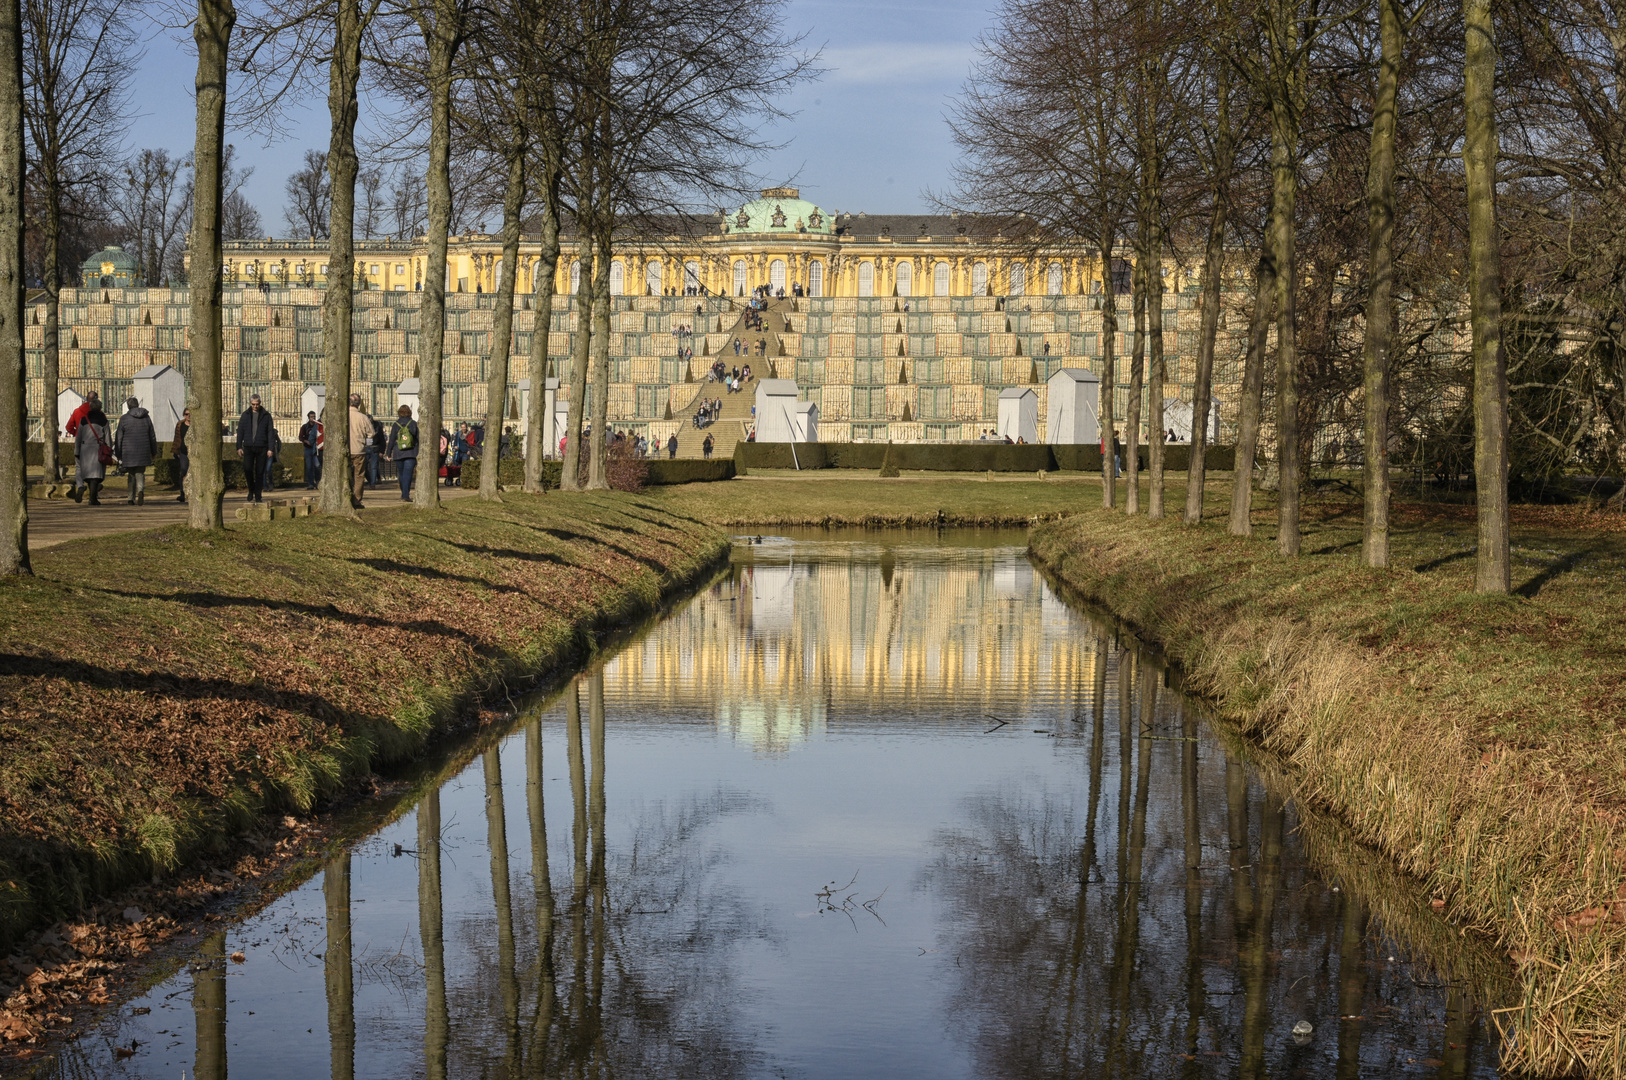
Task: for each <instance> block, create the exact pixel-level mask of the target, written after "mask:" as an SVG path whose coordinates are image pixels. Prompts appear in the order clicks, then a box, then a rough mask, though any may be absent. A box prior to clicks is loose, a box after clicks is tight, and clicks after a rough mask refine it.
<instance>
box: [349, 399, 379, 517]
mask: <svg viewBox="0 0 1626 1080" xmlns="http://www.w3.org/2000/svg"><path fill="white" fill-rule="evenodd" d="M372 441H373V418H372V417H370V416H368V415H367V414H366V413H364V412H362V411H361V395H360V394H351V395H350V447H349V449H350V509H352V510H360V509H361V486H362V485H363V484H365V483H366V482H367V447H368V446H369V445H371V443H372Z"/></svg>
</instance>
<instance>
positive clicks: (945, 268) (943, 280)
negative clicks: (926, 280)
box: [932, 262, 949, 296]
mask: <svg viewBox="0 0 1626 1080" xmlns="http://www.w3.org/2000/svg"><path fill="white" fill-rule="evenodd" d="M948 294H949V264H948V263H946V262H940V263H938V264H937V265H936V266H934V267H932V295H933V296H947V295H948Z"/></svg>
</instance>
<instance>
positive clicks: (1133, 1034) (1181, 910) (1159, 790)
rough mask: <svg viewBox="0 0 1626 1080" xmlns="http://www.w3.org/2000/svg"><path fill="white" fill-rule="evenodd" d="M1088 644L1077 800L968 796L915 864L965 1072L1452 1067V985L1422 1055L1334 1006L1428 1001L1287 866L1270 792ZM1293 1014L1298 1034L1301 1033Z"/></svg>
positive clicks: (1407, 1006) (1339, 903)
mask: <svg viewBox="0 0 1626 1080" xmlns="http://www.w3.org/2000/svg"><path fill="white" fill-rule="evenodd" d="M1096 648H1097V650H1098V653H1099V655H1100V656H1101V658H1102V659H1104V660H1107V661H1108V662H1107V663H1098V664H1097V665H1096V667H1095V672H1094V677H1095V691H1096V693H1095V701H1094V703H1093V707H1092V709H1091V710H1090V713H1089V716H1088V719H1087V720H1086V719H1084V718H1080V719H1079V721H1078V723H1077V730H1076V731H1075V732H1074V733H1073V734H1074V735H1076V736H1080V737H1087V738H1089V739H1090V740H1091V746H1090V747H1089V751H1088V754H1087V757H1085V756H1083V755H1081V761H1084V760H1087V766H1086V767H1087V768H1088V771H1089V775H1088V777H1081V778H1080V781H1081V783H1080V784H1079V788H1080V789H1081V792H1087V795H1086V798H1085V800H1084V801H1083V803H1082V805H1080V804H1079V803H1078V802H1077V801H1076V799H1075V796H1074V794H1073V793H1071V792H1066V791H1057V792H1045V791H1040V792H1037V793H1036V792H1035V791H1034V790H1033V789H1031V788H1026V787H1022V788H1017V787H1001V788H998V789H995V790H989V791H983V792H980V793H977V794H975V795H972V796H969V797H968V799H967V802H966V811H965V814H964V818H963V820H964V821H965V823H966V824H965V825H964V826H963V827H961V828H957V829H954V830H951V831H944V832H941V833H939V834H938V835H937V837H936V838H935V841H934V846H935V850H936V856H935V858H934V859H933V861H932V862H931V863H930V865H929V867H928V869H927V870H926V871H925V874H924V880H923V884H924V885H925V886H926V887H928V888H929V889H931V890H932V891H933V892H935V893H936V894H937V895H938V896H939V898H940V900H941V902H942V909H943V911H944V912H945V915H944V919H945V923H946V926H945V932H944V935H943V940H944V942H945V944H944V947H943V952H944V953H945V954H951V955H953V957H954V959H953V961H952V962H953V966H952V967H949V968H946V970H947V971H948V972H949V973H950V977H951V978H953V979H954V980H955V981H956V982H955V989H954V991H953V995H952V999H951V1004H950V1010H951V1014H952V1019H951V1021H950V1027H951V1030H953V1031H954V1032H955V1033H956V1035H957V1037H959V1038H961V1039H963V1040H965V1042H966V1043H967V1044H968V1046H969V1048H970V1052H971V1054H972V1056H973V1059H974V1062H975V1066H974V1069H973V1071H974V1072H975V1074H976V1075H978V1076H985V1077H1010V1078H1018V1077H1020V1078H1023V1080H1032V1078H1040V1077H1077V1076H1080V1075H1087V1076H1091V1077H1123V1078H1126V1080H1128V1078H1135V1080H1138V1078H1142V1077H1164V1076H1167V1077H1191V1076H1212V1075H1216V1074H1218V1075H1240V1076H1242V1077H1244V1078H1248V1080H1254V1078H1263V1077H1265V1076H1278V1075H1294V1074H1295V1073H1299V1072H1300V1070H1303V1073H1302V1074H1303V1075H1326V1076H1332V1075H1337V1076H1339V1077H1341V1078H1342V1077H1354V1076H1356V1075H1380V1074H1387V1073H1388V1072H1395V1073H1398V1072H1400V1071H1407V1070H1408V1069H1409V1070H1411V1071H1415V1069H1416V1068H1417V1066H1418V1064H1422V1063H1427V1064H1428V1065H1430V1066H1438V1075H1442V1076H1449V1077H1453V1078H1454V1077H1461V1076H1466V1075H1467V1074H1468V1069H1469V1066H1470V1062H1469V1056H1470V1054H1469V1049H1468V1047H1469V1046H1470V1045H1471V1044H1470V1037H1471V1035H1472V1030H1474V1027H1475V1026H1474V1022H1473V1020H1474V1018H1473V1013H1472V1009H1471V1007H1470V1005H1469V1003H1468V1000H1467V998H1466V997H1465V996H1464V995H1461V994H1460V993H1457V992H1455V991H1453V992H1452V993H1451V995H1450V998H1449V1001H1448V1004H1447V1008H1446V1010H1445V1016H1444V1017H1443V1018H1442V1019H1443V1021H1444V1024H1443V1026H1434V1027H1432V1028H1429V1027H1428V1025H1427V1024H1425V1025H1422V1026H1423V1027H1424V1030H1425V1031H1426V1032H1427V1035H1426V1037H1428V1038H1429V1039H1431V1040H1436V1041H1434V1042H1433V1044H1432V1045H1431V1046H1429V1047H1426V1048H1423V1047H1418V1046H1416V1045H1411V1046H1408V1045H1406V1044H1405V1043H1404V1042H1403V1041H1397V1040H1393V1039H1391V1038H1389V1037H1386V1036H1388V1035H1389V1034H1390V1032H1389V1030H1388V1029H1379V1030H1381V1031H1382V1032H1383V1036H1384V1037H1372V1036H1371V1034H1370V1032H1371V1031H1372V1030H1373V1029H1372V1022H1371V1021H1370V1020H1368V1021H1366V1022H1363V1021H1362V1020H1360V1019H1354V1020H1343V1021H1341V1020H1339V1019H1338V1018H1339V1017H1357V1018H1359V1017H1361V1016H1362V1014H1366V1015H1367V1016H1368V1017H1372V1016H1376V1017H1378V1019H1379V1020H1382V1019H1386V1018H1387V1017H1389V1016H1392V1015H1395V1014H1396V1012H1397V1011H1399V1012H1404V1011H1407V1010H1417V1011H1422V1010H1424V1009H1425V1008H1430V1007H1431V1006H1429V1004H1428V1001H1429V999H1427V998H1425V997H1424V991H1419V990H1418V988H1417V987H1415V986H1413V985H1411V983H1410V980H1409V979H1408V978H1406V977H1404V976H1403V975H1401V974H1400V973H1399V972H1398V971H1388V970H1386V968H1385V963H1384V958H1383V957H1380V956H1379V953H1380V952H1382V951H1384V950H1392V949H1393V946H1392V945H1389V944H1387V943H1386V942H1384V941H1383V940H1382V939H1380V938H1377V937H1375V936H1374V935H1373V934H1372V933H1371V932H1370V930H1369V927H1368V919H1367V916H1366V913H1365V911H1364V909H1363V908H1362V907H1361V905H1360V904H1359V903H1358V902H1355V901H1348V900H1346V896H1347V894H1346V893H1344V892H1339V891H1333V890H1331V889H1329V888H1328V886H1327V884H1326V883H1325V882H1322V881H1319V880H1315V879H1314V878H1312V877H1311V871H1310V870H1309V868H1307V867H1306V866H1305V865H1303V864H1302V863H1301V862H1300V861H1299V858H1298V856H1297V854H1296V851H1297V849H1296V847H1295V846H1293V845H1292V844H1291V843H1290V841H1289V836H1290V834H1291V828H1292V820H1291V813H1290V811H1289V810H1288V809H1287V808H1286V807H1285V806H1284V803H1283V801H1282V799H1281V797H1280V796H1279V795H1277V794H1276V793H1274V792H1272V791H1269V790H1266V789H1265V787H1264V786H1263V785H1262V784H1261V783H1260V782H1259V781H1257V780H1250V777H1249V774H1248V772H1246V771H1245V770H1244V767H1243V766H1242V764H1241V763H1240V762H1238V761H1236V760H1234V759H1233V758H1231V757H1230V756H1228V755H1227V754H1226V753H1225V752H1224V751H1223V749H1222V748H1220V747H1219V746H1218V745H1217V744H1216V743H1215V742H1214V741H1212V740H1211V739H1203V740H1200V736H1199V730H1198V726H1197V723H1196V718H1195V717H1194V716H1192V715H1191V714H1190V713H1189V712H1188V711H1187V710H1186V708H1185V707H1184V705H1183V704H1182V703H1181V701H1180V700H1178V696H1177V695H1174V694H1164V693H1163V692H1162V684H1163V673H1162V672H1161V671H1160V670H1159V669H1158V668H1157V667H1155V666H1154V665H1152V664H1151V663H1149V662H1147V661H1146V660H1144V659H1142V658H1137V657H1136V656H1134V655H1133V654H1131V653H1129V652H1127V651H1124V650H1121V649H1118V648H1115V647H1114V646H1113V645H1112V643H1111V642H1110V641H1109V639H1108V638H1106V637H1105V636H1102V637H1100V638H1098V640H1097V642H1096ZM1108 654H1110V655H1108ZM1109 669H1115V671H1114V672H1113V674H1110V675H1109ZM1109 687H1110V691H1109ZM1160 698H1164V699H1165V700H1163V701H1160V700H1159V699H1160ZM1086 724H1087V725H1088V726H1087V727H1086ZM1114 724H1115V726H1116V728H1117V731H1116V735H1117V737H1116V738H1115V739H1113V738H1110V737H1108V736H1107V732H1108V731H1110V730H1111V729H1112V727H1113V726H1114ZM1114 753H1116V760H1113V754H1114ZM1114 766H1115V767H1114ZM1114 785H1116V788H1117V790H1116V792H1115V793H1114V792H1113V791H1112V790H1111V789H1112V787H1113V786H1114ZM1113 794H1116V796H1117V797H1116V799H1113V798H1111V796H1112V795H1113ZM1113 807H1116V818H1115V820H1112V821H1105V820H1101V817H1102V815H1103V814H1110V813H1112V812H1113ZM1080 816H1082V817H1083V818H1084V820H1082V821H1080V820H1078V817H1080ZM1108 845H1110V846H1111V847H1112V848H1113V850H1111V851H1104V850H1102V848H1103V847H1104V846H1108ZM1103 867H1105V868H1107V869H1106V871H1105V872H1104V871H1103ZM950 943H952V944H950ZM1374 971H1378V972H1380V974H1379V975H1378V977H1377V978H1376V979H1372V978H1371V976H1372V974H1373V972H1374ZM1432 1008H1433V1010H1434V1012H1433V1015H1434V1016H1436V1017H1437V1016H1439V1011H1438V1006H1437V1005H1434V1006H1432ZM1301 1019H1309V1020H1311V1021H1312V1023H1313V1024H1314V1025H1315V1027H1316V1034H1315V1035H1314V1036H1313V1037H1312V1038H1311V1039H1310V1040H1308V1041H1307V1042H1306V1043H1304V1044H1303V1045H1300V1044H1299V1043H1298V1042H1296V1041H1295V1040H1294V1038H1293V1036H1292V1035H1291V1029H1292V1027H1293V1025H1294V1023H1295V1022H1297V1021H1298V1020H1301ZM1363 1036H1364V1038H1363ZM1453 1046H1454V1047H1455V1049H1453Z"/></svg>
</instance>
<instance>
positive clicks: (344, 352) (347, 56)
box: [301, 0, 423, 517]
mask: <svg viewBox="0 0 1626 1080" xmlns="http://www.w3.org/2000/svg"><path fill="white" fill-rule="evenodd" d="M361 32H362V26H361V5H360V3H359V0H339V3H338V10H337V18H336V20H335V26H334V41H333V57H332V59H331V60H330V61H329V65H328V84H327V108H328V119H329V134H328V151H327V168H328V177H329V182H330V184H331V186H332V201H331V203H330V204H329V214H330V216H329V222H328V246H327V260H328V261H327V266H328V274H327V295H326V296H324V297H323V298H322V338H323V344H324V345H325V346H326V351H327V355H326V357H325V358H324V360H323V365H324V367H325V368H326V370H325V371H324V372H323V377H324V380H325V382H326V384H327V401H326V402H324V403H323V405H322V431H323V451H322V464H323V466H324V468H323V470H322V485H321V487H322V490H321V491H320V492H319V493H318V499H319V501H320V503H321V507H322V512H323V513H327V514H348V515H349V516H351V517H355V516H356V515H355V511H354V510H352V509H351V508H350V495H351V492H352V490H353V489H352V488H351V486H350V480H349V477H348V476H347V475H346V474H347V473H348V471H349V469H348V468H347V465H348V462H349V454H350V364H351V340H352V338H351V324H352V313H353V309H354V307H355V294H354V291H353V290H354V289H355V282H356V278H355V272H356V245H355V232H356V230H355V222H356V174H357V173H358V172H359V171H360V169H361V162H360V161H359V160H358V159H357V157H356V116H357V112H358V109H357V104H356V84H357V83H358V82H359V81H360V78H361ZM301 420H303V417H301ZM420 430H421V429H420ZM418 452H419V453H420V454H421V453H422V452H423V450H422V447H421V446H420V447H419V451H418Z"/></svg>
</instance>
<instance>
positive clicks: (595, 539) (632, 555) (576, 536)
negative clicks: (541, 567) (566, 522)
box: [525, 525, 668, 575]
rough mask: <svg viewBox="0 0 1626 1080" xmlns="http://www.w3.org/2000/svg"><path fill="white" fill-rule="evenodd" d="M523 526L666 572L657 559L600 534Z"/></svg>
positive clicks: (539, 526)
mask: <svg viewBox="0 0 1626 1080" xmlns="http://www.w3.org/2000/svg"><path fill="white" fill-rule="evenodd" d="M612 527H613V526H612ZM525 528H527V529H535V530H536V531H537V532H539V533H545V534H547V535H548V536H551V537H553V538H554V539H555V540H563V541H564V542H565V543H567V544H568V543H570V542H572V541H577V540H579V541H581V542H582V543H586V544H597V545H598V546H599V547H603V548H608V549H610V550H611V551H613V552H615V553H616V554H618V555H625V556H626V557H627V558H629V559H631V560H632V561H633V562H639V563H643V564H644V565H645V566H647V567H648V568H649V569H651V570H653V571H655V573H657V574H661V575H665V574H666V573H667V572H668V568H667V566H666V564H665V563H663V562H661V561H660V560H659V559H653V558H650V557H649V556H648V555H639V554H638V553H637V552H634V551H629V550H628V549H626V548H624V547H622V546H621V545H620V544H612V543H610V541H608V540H606V539H604V538H603V537H601V536H589V535H588V534H587V533H579V532H572V531H571V530H569V529H555V528H550V527H548V526H546V525H526V526H525ZM628 531H630V530H628Z"/></svg>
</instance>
